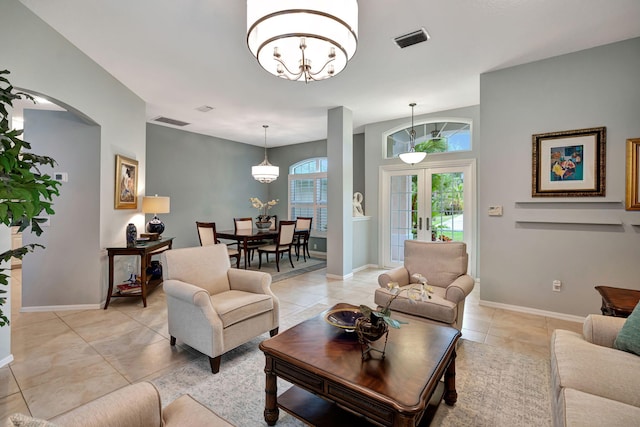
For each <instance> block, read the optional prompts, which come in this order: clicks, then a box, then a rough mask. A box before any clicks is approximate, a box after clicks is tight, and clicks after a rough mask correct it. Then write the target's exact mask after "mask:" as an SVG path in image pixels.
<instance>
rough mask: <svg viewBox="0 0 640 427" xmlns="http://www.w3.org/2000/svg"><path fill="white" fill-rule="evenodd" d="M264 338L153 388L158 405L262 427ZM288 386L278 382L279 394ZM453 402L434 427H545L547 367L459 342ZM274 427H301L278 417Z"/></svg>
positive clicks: (184, 368) (545, 363)
mask: <svg viewBox="0 0 640 427" xmlns="http://www.w3.org/2000/svg"><path fill="white" fill-rule="evenodd" d="M266 338H268V334H265V335H264V336H262V337H259V338H257V339H254V340H252V341H250V342H248V343H246V344H244V345H242V346H240V347H238V348H237V349H235V350H232V351H230V352H229V353H226V354H225V355H224V356H222V365H221V367H220V372H219V373H218V374H216V375H213V374H211V371H210V367H209V361H208V359H207V358H206V357H204V356H203V357H200V358H198V359H196V360H194V361H192V362H190V363H189V364H187V365H184V366H182V367H180V368H178V369H176V370H174V371H172V372H170V373H168V374H165V375H163V376H161V377H159V378H157V379H155V380H152V382H153V383H154V384H155V385H156V386H157V387H158V389H159V390H160V395H161V398H162V402H163V405H165V406H166V405H167V404H168V403H170V402H172V401H173V400H175V399H176V398H178V397H179V396H181V395H183V394H185V393H188V394H190V395H191V396H193V398H194V399H196V400H198V401H199V402H202V403H203V404H204V405H206V406H207V407H209V408H211V409H212V410H213V411H215V412H216V413H217V414H218V415H220V416H222V417H224V418H226V419H227V420H229V421H230V422H231V423H233V424H235V425H236V426H238V427H254V426H265V425H266V422H265V421H264V418H263V411H264V387H265V375H264V355H263V354H262V352H260V350H259V349H258V344H259V343H260V342H261V341H262V340H263V339H266ZM290 386H291V385H290V384H289V383H287V382H285V381H284V380H280V379H278V393H282V392H283V391H285V390H287V389H288V388H289V387H290ZM456 390H457V392H458V401H457V403H456V404H455V406H453V407H449V406H447V405H446V404H445V403H444V402H442V403H441V404H440V407H439V408H438V410H437V412H436V414H435V417H434V419H433V421H432V423H431V425H433V426H447V427H454V426H455V427H459V426H487V427H488V426H491V427H495V426H509V427H514V426H527V427H528V426H531V427H533V426H535V427H541V426H550V425H551V406H550V402H551V399H550V394H549V393H550V391H549V362H548V360H546V359H544V358H542V357H534V356H527V355H523V354H519V353H515V352H513V351H510V350H507V349H503V348H499V347H493V346H490V345H487V344H480V343H476V342H473V341H467V340H464V339H462V340H461V342H460V344H459V346H458V357H457V359H456ZM276 425H277V426H303V425H304V424H303V423H302V422H300V421H299V420H297V419H295V418H294V417H293V416H291V415H289V414H287V413H286V412H284V411H280V418H279V419H278V422H277V424H276Z"/></svg>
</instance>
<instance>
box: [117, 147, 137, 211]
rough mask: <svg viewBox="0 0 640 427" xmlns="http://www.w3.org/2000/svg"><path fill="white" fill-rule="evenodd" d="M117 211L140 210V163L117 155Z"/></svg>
mask: <svg viewBox="0 0 640 427" xmlns="http://www.w3.org/2000/svg"><path fill="white" fill-rule="evenodd" d="M114 207H115V208H116V209H138V161H137V160H133V159H129V158H127V157H124V156H121V155H119V154H117V155H116V188H115V205H114Z"/></svg>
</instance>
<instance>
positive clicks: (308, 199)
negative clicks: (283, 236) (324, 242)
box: [289, 157, 327, 236]
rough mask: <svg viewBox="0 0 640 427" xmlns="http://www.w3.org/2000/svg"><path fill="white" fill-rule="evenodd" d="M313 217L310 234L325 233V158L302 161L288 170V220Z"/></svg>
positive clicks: (318, 234) (320, 234)
mask: <svg viewBox="0 0 640 427" xmlns="http://www.w3.org/2000/svg"><path fill="white" fill-rule="evenodd" d="M299 216H303V217H313V222H312V233H313V235H315V236H322V235H324V234H325V233H326V232H327V158H326V157H316V158H313V159H306V160H302V161H300V162H298V163H295V164H294V165H292V166H291V167H290V168H289V218H291V219H292V220H293V219H296V218H298V217H299Z"/></svg>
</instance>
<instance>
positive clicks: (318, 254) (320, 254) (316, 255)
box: [309, 251, 327, 259]
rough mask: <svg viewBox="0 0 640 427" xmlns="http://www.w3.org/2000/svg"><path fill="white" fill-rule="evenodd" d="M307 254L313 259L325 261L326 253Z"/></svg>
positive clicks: (313, 252)
mask: <svg viewBox="0 0 640 427" xmlns="http://www.w3.org/2000/svg"><path fill="white" fill-rule="evenodd" d="M309 254H310V255H311V256H312V257H314V258H320V259H327V253H326V252H317V251H309Z"/></svg>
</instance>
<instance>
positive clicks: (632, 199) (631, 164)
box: [625, 138, 640, 211]
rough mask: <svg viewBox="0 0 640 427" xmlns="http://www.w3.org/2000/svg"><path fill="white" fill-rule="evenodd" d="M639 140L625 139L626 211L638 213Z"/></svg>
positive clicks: (639, 190)
mask: <svg viewBox="0 0 640 427" xmlns="http://www.w3.org/2000/svg"><path fill="white" fill-rule="evenodd" d="M638 158H640V138H633V139H627V197H626V203H625V207H626V209H627V210H628V211H640V169H638Z"/></svg>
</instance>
